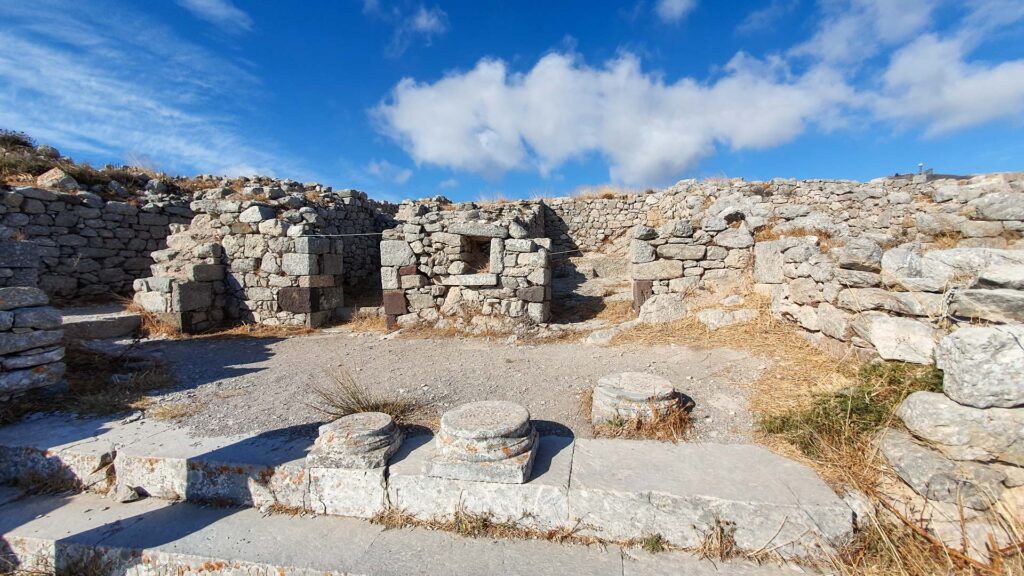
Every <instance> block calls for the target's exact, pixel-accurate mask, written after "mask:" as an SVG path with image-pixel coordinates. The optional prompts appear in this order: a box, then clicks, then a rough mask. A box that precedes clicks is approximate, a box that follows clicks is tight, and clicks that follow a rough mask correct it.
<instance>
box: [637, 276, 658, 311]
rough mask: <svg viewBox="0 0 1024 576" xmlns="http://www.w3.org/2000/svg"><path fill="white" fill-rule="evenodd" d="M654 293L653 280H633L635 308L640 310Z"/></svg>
mask: <svg viewBox="0 0 1024 576" xmlns="http://www.w3.org/2000/svg"><path fill="white" fill-rule="evenodd" d="M653 295H654V281H653V280H633V310H636V311H639V310H640V308H641V307H642V306H643V305H644V302H647V299H648V298H650V297H651V296H653Z"/></svg>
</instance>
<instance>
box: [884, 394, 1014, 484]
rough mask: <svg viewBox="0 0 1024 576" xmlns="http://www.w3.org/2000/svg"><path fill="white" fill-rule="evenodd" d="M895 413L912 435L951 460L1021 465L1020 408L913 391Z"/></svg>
mask: <svg viewBox="0 0 1024 576" xmlns="http://www.w3.org/2000/svg"><path fill="white" fill-rule="evenodd" d="M896 414H897V415H898V416H899V417H900V419H901V420H903V424H904V425H906V427H907V429H908V430H910V432H911V433H912V434H914V436H917V437H918V438H922V439H924V440H926V441H928V442H929V443H930V444H931V445H932V446H935V447H936V448H938V449H939V450H940V451H942V452H943V453H944V454H946V456H948V457H950V458H953V459H954V460H978V461H981V462H989V461H994V460H998V461H1001V462H1007V463H1009V464H1015V465H1017V466H1024V410H1021V409H1019V408H972V407H970V406H962V405H960V404H957V403H956V402H954V401H953V400H950V399H949V398H948V397H947V396H946V395H945V394H938V393H935V392H915V393H913V394H911V395H910V396H908V397H907V398H906V399H905V400H904V401H903V403H902V404H900V406H899V409H898V410H897V412H896Z"/></svg>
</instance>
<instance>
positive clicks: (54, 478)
mask: <svg viewBox="0 0 1024 576" xmlns="http://www.w3.org/2000/svg"><path fill="white" fill-rule="evenodd" d="M15 487H16V488H18V489H19V490H21V492H22V494H24V495H26V496H44V495H53V494H78V493H79V492H82V491H83V490H84V489H85V487H84V486H83V485H82V482H81V481H79V480H78V478H75V477H74V476H71V475H68V474H40V473H39V472H34V471H32V472H27V473H25V474H22V475H20V476H18V478H17V479H16V480H15Z"/></svg>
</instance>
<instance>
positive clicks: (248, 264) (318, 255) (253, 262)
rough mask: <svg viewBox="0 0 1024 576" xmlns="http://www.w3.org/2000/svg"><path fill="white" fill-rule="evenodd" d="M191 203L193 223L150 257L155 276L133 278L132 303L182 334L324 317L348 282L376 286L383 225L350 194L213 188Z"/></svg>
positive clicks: (334, 311)
mask: <svg viewBox="0 0 1024 576" xmlns="http://www.w3.org/2000/svg"><path fill="white" fill-rule="evenodd" d="M191 208H192V210H193V211H194V212H195V214H196V215H195V217H194V218H193V219H192V221H191V223H190V224H189V225H188V226H176V227H174V229H173V231H174V233H173V234H172V235H171V236H170V237H168V240H167V249H165V250H160V251H157V252H154V253H153V254H152V256H153V258H154V260H155V261H156V263H155V264H154V265H153V266H152V276H151V277H147V278H143V279H140V280H137V281H136V282H135V290H136V292H135V302H136V303H138V304H139V305H140V306H142V307H143V308H144V309H145V310H147V311H148V312H150V313H153V314H156V315H157V316H158V317H159V318H161V319H162V320H164V321H166V322H168V323H170V324H171V325H173V326H175V327H176V328H178V329H180V330H183V331H185V332H201V331H204V330H209V329H211V328H214V327H216V326H218V325H220V324H222V323H224V322H232V323H237V322H243V323H257V324H267V325H300V326H311V327H312V326H322V325H325V324H327V323H329V322H330V321H331V320H333V319H335V318H336V317H337V316H338V314H339V313H340V311H339V308H341V307H343V305H344V286H345V285H346V284H347V285H349V286H356V285H359V284H362V285H365V284H366V283H367V281H370V282H373V283H376V279H375V272H376V268H377V266H378V264H377V262H379V248H378V245H379V241H378V239H379V229H380V228H381V227H382V226H383V225H385V224H390V220H389V218H388V217H387V216H386V215H384V214H382V213H381V212H379V211H378V210H376V209H374V207H373V206H372V205H370V204H369V202H368V201H367V199H366V196H365V194H363V193H361V192H357V191H354V190H344V191H341V192H333V191H329V190H327V191H323V192H320V193H317V194H310V193H309V192H308V191H305V190H302V189H301V187H300V189H297V190H294V191H292V192H288V191H286V190H284V189H281V188H276V189H271V190H267V189H265V188H264V187H262V186H253V187H247V188H246V189H244V190H243V192H241V193H237V192H235V191H234V190H231V189H228V188H214V189H210V190H206V191H203V192H200V193H198V194H197V196H196V200H195V201H193V202H192V204H191Z"/></svg>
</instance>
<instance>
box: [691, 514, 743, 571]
mask: <svg viewBox="0 0 1024 576" xmlns="http://www.w3.org/2000/svg"><path fill="white" fill-rule="evenodd" d="M735 534H736V525H735V524H734V523H732V522H729V521H727V520H722V519H721V518H719V517H717V516H716V517H715V523H714V525H713V526H711V527H709V528H708V529H707V530H706V531H705V532H704V536H703V537H702V538H701V541H700V544H698V545H697V547H696V548H695V549H694V553H696V554H697V555H698V556H700V557H701V558H711V559H714V560H718V561H723V560H728V559H730V558H735V557H737V556H741V555H744V554H743V553H741V552H740V551H739V549H738V548H737V547H736V538H735V536H734V535H735Z"/></svg>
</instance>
